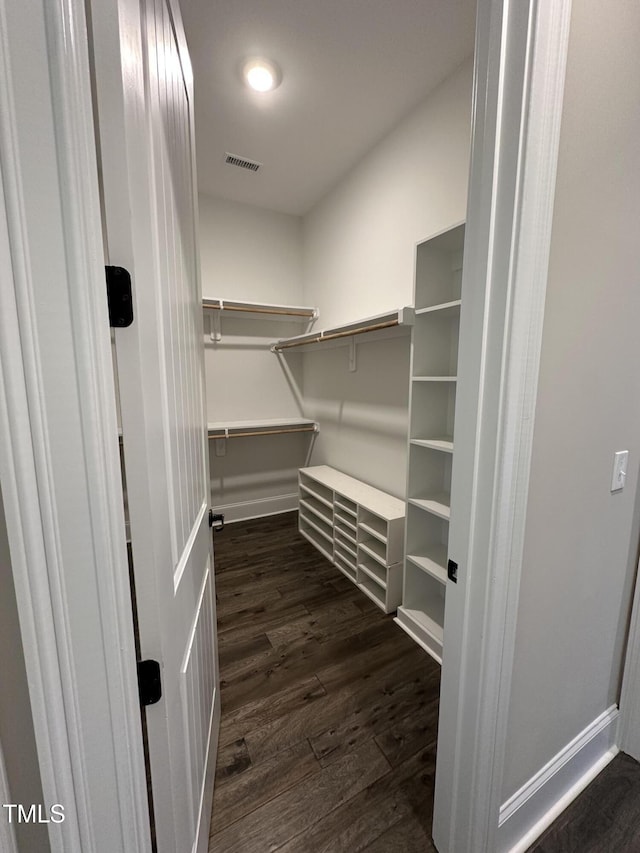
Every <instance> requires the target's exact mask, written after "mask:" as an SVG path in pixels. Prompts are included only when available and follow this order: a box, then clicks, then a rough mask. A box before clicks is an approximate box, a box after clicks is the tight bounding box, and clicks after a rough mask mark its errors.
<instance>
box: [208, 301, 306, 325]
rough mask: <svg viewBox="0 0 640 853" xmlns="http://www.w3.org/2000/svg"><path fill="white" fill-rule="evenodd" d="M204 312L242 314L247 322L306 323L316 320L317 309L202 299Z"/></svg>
mask: <svg viewBox="0 0 640 853" xmlns="http://www.w3.org/2000/svg"><path fill="white" fill-rule="evenodd" d="M202 307H203V308H204V310H205V311H219V312H220V313H222V314H227V313H228V314H242V315H244V317H245V318H246V319H248V320H251V319H260V320H279V321H282V320H284V321H290V322H297V323H300V322H302V323H304V322H306V323H308V322H310V321H311V320H317V319H318V309H317V308H310V307H307V306H300V305H271V304H270V303H267V302H239V301H237V300H235V299H203V300H202Z"/></svg>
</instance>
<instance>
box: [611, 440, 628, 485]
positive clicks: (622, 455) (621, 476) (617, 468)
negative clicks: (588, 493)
mask: <svg viewBox="0 0 640 853" xmlns="http://www.w3.org/2000/svg"><path fill="white" fill-rule="evenodd" d="M628 463H629V451H628V450H618V451H617V452H616V453H615V454H614V456H613V476H612V478H611V491H612V492H619V491H620V490H621V489H624V484H625V482H626V479H627V466H628Z"/></svg>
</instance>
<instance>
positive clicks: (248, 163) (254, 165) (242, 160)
mask: <svg viewBox="0 0 640 853" xmlns="http://www.w3.org/2000/svg"><path fill="white" fill-rule="evenodd" d="M224 162H225V163H227V164H228V165H229V166H238V167H239V168H240V169H249V171H250V172H257V171H258V169H259V168H260V166H262V163H258V162H257V161H256V160H248V159H247V158H246V157H238V155H237V154H229V152H228V151H227V152H226V154H225V161H224Z"/></svg>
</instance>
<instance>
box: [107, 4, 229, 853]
mask: <svg viewBox="0 0 640 853" xmlns="http://www.w3.org/2000/svg"><path fill="white" fill-rule="evenodd" d="M92 18H93V40H94V74H95V90H96V104H97V117H98V124H99V134H100V138H99V143H100V151H101V158H100V160H101V170H102V185H103V203H104V216H105V233H106V244H107V252H108V258H109V263H111V264H116V265H121V266H125V267H127V269H129V271H130V272H131V275H132V281H133V289H134V292H133V303H134V322H133V324H132V325H131V326H130V327H129V328H126V329H118V330H116V334H115V347H116V361H117V365H118V368H117V370H118V380H119V386H120V406H121V413H122V430H123V447H124V460H125V471H126V480H127V490H128V504H129V512H130V521H131V544H132V553H133V565H134V576H135V587H136V595H137V606H138V617H139V628H140V645H141V649H142V656H143V657H152V658H157V659H158V660H160V661H161V665H162V681H163V696H162V699H161V701H160V702H159V703H158V704H157V705H154V706H150V707H149V708H147V709H146V718H147V731H148V740H149V759H150V765H151V782H152V790H153V801H154V812H155V818H156V835H157V844H158V851H159V853H175V851H180V853H182V851H185V853H188V852H189V851H192V850H196V851H202V850H204V849H206V843H207V837H208V829H209V817H210V809H211V800H212V792H213V788H212V770H213V759H214V753H215V746H216V743H217V729H218V725H219V715H220V703H219V691H218V689H217V683H218V674H217V652H216V642H215V589H214V573H213V551H212V542H211V532H210V529H209V523H208V508H209V482H208V470H209V466H208V439H207V427H206V406H205V400H204V382H203V377H204V364H203V356H204V348H203V333H202V298H201V291H200V281H199V263H198V247H197V237H196V232H197V228H196V221H197V220H196V216H197V214H196V193H195V165H194V143H193V98H192V93H193V87H192V79H191V66H190V62H189V57H188V54H187V51H186V46H185V42H184V34H183V31H182V25H181V21H180V17H179V11H178V8H177V4H176V3H175V2H173V0H108V2H105V0H94V2H93V5H92ZM116 54H117V57H118V62H115V56H116Z"/></svg>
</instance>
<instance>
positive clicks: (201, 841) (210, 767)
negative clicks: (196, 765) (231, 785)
mask: <svg viewBox="0 0 640 853" xmlns="http://www.w3.org/2000/svg"><path fill="white" fill-rule="evenodd" d="M220 714H221V707H220V690H219V689H218V686H217V685H216V687H215V689H214V692H213V704H212V706H211V720H210V722H209V737H208V740H207V742H208V748H207V766H206V768H205V772H204V780H205V781H204V786H203V789H202V801H201V803H200V808H199V811H198V815H199V817H198V826H197V827H196V838H195V841H194V843H193V853H207V851H208V850H209V832H210V830H211V814H212V809H213V785H214V781H215V775H216V761H217V758H218V741H219V739H220V726H219V725H218V724H217V720H219V719H220Z"/></svg>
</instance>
